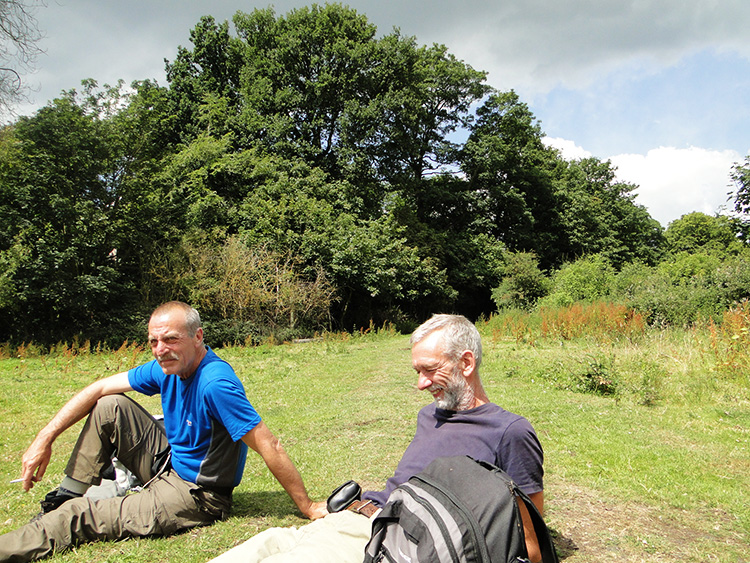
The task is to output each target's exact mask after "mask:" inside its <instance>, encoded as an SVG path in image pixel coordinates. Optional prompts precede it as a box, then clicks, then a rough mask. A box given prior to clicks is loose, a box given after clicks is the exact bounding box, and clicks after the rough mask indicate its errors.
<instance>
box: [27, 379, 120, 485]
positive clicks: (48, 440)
mask: <svg viewBox="0 0 750 563" xmlns="http://www.w3.org/2000/svg"><path fill="white" fill-rule="evenodd" d="M131 390H132V387H131V386H130V382H129V380H128V374H127V372H122V373H118V374H116V375H112V376H110V377H107V378H104V379H100V380H99V381H95V382H94V383H92V384H91V385H89V386H88V387H86V388H85V389H83V390H82V391H80V392H79V393H77V394H76V395H75V396H74V397H73V398H72V399H70V401H68V402H67V403H66V404H65V405H64V406H63V408H61V409H60V411H59V412H58V413H57V414H56V415H55V416H54V417H53V418H52V420H51V421H49V423H48V424H47V425H46V426H45V427H44V428H42V429H41V430H40V431H39V433H38V434H37V435H36V438H34V441H33V442H32V443H31V445H30V446H29V449H28V450H26V453H24V454H23V459H22V461H23V468H22V471H23V473H22V479H23V488H24V490H25V491H28V490H29V489H31V488H32V487H33V486H34V483H36V482H38V481H40V480H41V479H42V477H44V473H45V471H47V466H48V465H49V462H50V459H51V458H52V444H53V443H54V441H55V440H56V439H57V437H58V436H59V435H60V434H62V433H63V432H64V431H65V430H67V429H68V428H70V427H71V426H73V425H74V424H75V423H76V422H78V421H79V420H81V419H82V418H83V417H84V416H86V415H87V414H88V413H90V412H91V409H92V408H93V407H94V405H95V404H96V402H97V401H98V400H99V399H100V398H101V397H104V396H105V395H114V394H116V393H125V392H126V391H131Z"/></svg>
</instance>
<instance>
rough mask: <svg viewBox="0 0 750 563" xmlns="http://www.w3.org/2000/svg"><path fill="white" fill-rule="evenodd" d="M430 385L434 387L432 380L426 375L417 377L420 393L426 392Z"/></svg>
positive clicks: (421, 374)
mask: <svg viewBox="0 0 750 563" xmlns="http://www.w3.org/2000/svg"><path fill="white" fill-rule="evenodd" d="M430 385H432V379H430V378H429V377H427V376H426V375H425V374H423V373H420V374H419V377H417V389H419V390H420V391H424V390H425V389H427V388H428V387H429V386H430Z"/></svg>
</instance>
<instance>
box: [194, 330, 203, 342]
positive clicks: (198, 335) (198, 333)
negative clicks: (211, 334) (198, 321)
mask: <svg viewBox="0 0 750 563" xmlns="http://www.w3.org/2000/svg"><path fill="white" fill-rule="evenodd" d="M195 337H196V338H197V339H198V342H199V343H201V344H203V327H198V330H196V331H195Z"/></svg>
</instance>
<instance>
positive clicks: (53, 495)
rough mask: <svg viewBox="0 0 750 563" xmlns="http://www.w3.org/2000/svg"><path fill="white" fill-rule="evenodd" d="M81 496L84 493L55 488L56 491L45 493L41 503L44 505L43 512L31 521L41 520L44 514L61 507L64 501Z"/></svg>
mask: <svg viewBox="0 0 750 563" xmlns="http://www.w3.org/2000/svg"><path fill="white" fill-rule="evenodd" d="M81 496H82V495H77V494H76V493H73V492H71V491H68V490H67V489H55V490H54V491H50V492H48V493H47V494H46V495H45V497H44V499H43V500H42V501H40V504H41V505H42V510H41V512H39V514H37V515H36V516H34V518H32V519H31V521H32V522H35V521H36V520H39V518H41V517H42V516H43V515H44V514H47V513H48V512H52V511H53V510H55V509H57V508H60V506H62V504H63V503H65V502H67V501H69V500H70V499H73V498H79V497H81Z"/></svg>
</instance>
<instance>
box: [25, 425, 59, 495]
mask: <svg viewBox="0 0 750 563" xmlns="http://www.w3.org/2000/svg"><path fill="white" fill-rule="evenodd" d="M50 459H52V443H51V442H47V441H46V440H44V439H42V438H41V437H40V436H37V437H36V439H35V440H34V441H33V442H32V443H31V445H30V446H29V449H28V450H26V453H24V454H23V458H22V464H23V465H22V473H21V477H22V479H23V490H24V491H26V492H28V491H30V490H31V488H32V487H33V486H34V483H37V482H39V481H41V480H42V477H44V473H45V472H46V471H47V466H48V465H49V462H50Z"/></svg>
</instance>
